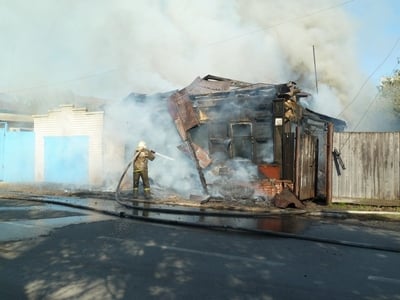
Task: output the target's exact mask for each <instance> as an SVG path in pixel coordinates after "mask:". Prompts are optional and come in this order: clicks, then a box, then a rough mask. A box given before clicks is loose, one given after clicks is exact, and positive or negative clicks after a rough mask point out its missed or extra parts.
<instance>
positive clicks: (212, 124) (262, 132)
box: [168, 75, 346, 190]
mask: <svg viewBox="0 0 400 300" xmlns="http://www.w3.org/2000/svg"><path fill="white" fill-rule="evenodd" d="M308 97H310V94H308V93H305V92H303V91H301V90H300V89H299V88H298V87H297V85H296V83H295V82H287V83H284V84H266V83H247V82H242V81H237V80H232V79H227V78H222V77H217V76H213V75H207V76H205V77H203V78H199V77H198V78H196V79H195V80H194V81H193V82H192V83H191V84H190V85H188V86H187V87H185V88H183V89H181V90H179V91H176V92H175V93H173V94H171V95H170V97H169V99H168V110H169V113H170V115H171V117H172V119H173V121H174V123H175V126H176V128H177V131H178V132H179V135H180V137H181V138H182V140H183V141H184V142H185V145H186V146H185V147H184V149H183V148H182V150H184V151H187V152H189V153H190V154H191V156H192V157H193V158H194V159H195V161H196V165H197V168H198V170H199V174H200V178H201V181H202V184H203V187H204V189H205V190H206V186H207V183H206V180H205V178H204V175H203V169H206V168H209V167H210V166H213V165H215V164H220V163H221V162H222V163H224V162H225V163H226V162H229V160H232V159H234V160H238V159H239V160H243V161H244V160H245V161H250V162H252V163H253V164H256V165H257V164H261V163H278V164H279V163H282V155H283V154H282V151H281V150H280V146H281V145H282V144H283V143H285V140H284V135H285V134H286V135H287V134H290V133H293V132H294V130H295V127H296V126H299V127H301V128H302V130H303V131H304V132H306V131H312V132H316V131H323V130H325V129H326V126H327V124H328V123H332V124H333V125H334V128H335V130H336V131H343V130H344V128H345V127H346V123H345V122H344V121H342V120H339V119H335V118H331V117H329V116H326V115H322V114H318V113H315V112H313V111H312V110H309V109H306V108H304V107H302V106H301V105H300V99H302V98H304V99H307V98H308Z"/></svg>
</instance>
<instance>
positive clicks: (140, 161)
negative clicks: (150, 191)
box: [134, 148, 155, 172]
mask: <svg viewBox="0 0 400 300" xmlns="http://www.w3.org/2000/svg"><path fill="white" fill-rule="evenodd" d="M154 153H155V152H154V151H152V150H148V149H146V148H142V149H136V153H135V161H134V168H135V170H136V171H138V172H141V171H147V162H148V160H149V159H150V160H154V158H155V155H154Z"/></svg>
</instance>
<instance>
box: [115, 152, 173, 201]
mask: <svg viewBox="0 0 400 300" xmlns="http://www.w3.org/2000/svg"><path fill="white" fill-rule="evenodd" d="M150 151H151V152H152V153H154V154H155V155H157V156H160V157H162V158H165V159H168V160H174V159H173V158H172V157H169V156H167V155H165V154H161V153H158V152H156V151H153V150H150ZM139 153H140V152H137V153H136V154H135V156H134V157H133V158H132V160H131V161H130V162H129V163H128V164H127V166H126V167H125V169H124V171H123V172H122V175H121V178H120V179H119V181H118V185H117V188H116V190H115V200H116V201H117V202H118V203H119V204H122V205H126V203H123V202H121V200H120V199H119V192H120V190H121V184H122V181H123V180H124V178H125V175H126V173H127V172H128V170H129V168H130V166H131V165H132V164H133V162H134V161H135V160H136V158H137V157H138V155H139Z"/></svg>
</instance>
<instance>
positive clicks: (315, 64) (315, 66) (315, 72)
mask: <svg viewBox="0 0 400 300" xmlns="http://www.w3.org/2000/svg"><path fill="white" fill-rule="evenodd" d="M312 50H313V58H314V75H315V89H316V91H317V94H318V78H317V63H316V60H315V46H314V45H313V46H312Z"/></svg>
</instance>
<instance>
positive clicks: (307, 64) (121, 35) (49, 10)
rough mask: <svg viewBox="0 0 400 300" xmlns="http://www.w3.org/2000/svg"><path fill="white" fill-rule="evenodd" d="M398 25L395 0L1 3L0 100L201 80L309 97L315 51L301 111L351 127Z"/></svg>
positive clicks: (115, 94) (392, 63) (118, 94)
mask: <svg viewBox="0 0 400 300" xmlns="http://www.w3.org/2000/svg"><path fill="white" fill-rule="evenodd" d="M399 15H400V1H397V0H381V1H376V0H350V1H346V0H343V1H341V0H318V1H316V0H287V1H275V0H264V1H260V0H236V1H234V0H204V1H184V0H168V1H167V0H114V1H105V0H57V1H53V0H38V1H35V2H34V3H32V2H30V1H26V0H14V1H9V0H0V36H1V39H0V49H1V55H0V65H1V68H0V93H6V94H11V95H14V94H15V95H18V96H21V95H22V96H23V95H31V94H35V95H44V96H43V97H40V96H39V97H37V96H36V97H35V99H36V100H35V101H44V99H48V101H51V97H49V95H54V94H55V93H57V92H60V91H67V92H69V93H71V92H72V93H75V94H78V95H83V96H93V97H100V98H107V99H121V98H123V97H125V96H127V95H128V94H129V93H130V92H133V91H134V92H139V93H155V92H165V91H169V90H173V89H180V88H183V87H185V86H186V85H188V84H189V83H190V82H191V81H192V80H193V79H194V78H195V77H197V76H204V75H207V74H213V75H218V76H222V77H228V78H232V79H237V80H241V81H248V82H266V83H283V82H288V81H291V80H293V81H296V82H297V83H298V85H299V86H300V87H301V88H302V89H305V90H307V91H310V92H312V93H315V92H316V88H315V72H314V64H313V51H312V49H313V46H314V47H315V54H316V66H317V78H318V87H319V93H318V95H317V94H316V93H315V97H314V98H315V101H314V103H313V107H312V108H314V109H316V110H318V111H319V112H322V113H326V114H329V115H331V116H334V117H337V116H339V117H343V118H347V119H351V117H352V115H354V111H356V110H357V109H354V108H355V107H360V106H364V107H365V106H366V105H365V103H364V102H362V101H366V100H365V99H366V98H368V95H372V94H374V93H376V86H377V85H378V83H379V82H378V81H379V78H380V77H381V76H383V75H390V73H391V71H392V70H393V69H394V68H396V67H398V65H397V57H399V56H400V43H398V44H397V46H396V47H395V48H394V49H393V50H392V51H391V49H392V48H393V47H394V46H395V43H396V40H398V38H399V37H400V26H399V25H400V24H399V23H400V21H399V18H398V16H399ZM386 56H388V58H387V59H386V60H385V61H384V59H385V57H386ZM383 62H384V64H383ZM381 64H382V66H381V67H380V68H378V66H380V65H381ZM377 68H378V70H376V69H377ZM388 73H389V74H388ZM368 78H369V80H367V79H368ZM45 96H47V98H46V97H45ZM52 97H54V96H52ZM49 98H50V99H49ZM37 99H42V100H37ZM357 102H358V104H357ZM350 104H351V105H350ZM347 106H348V107H347ZM350 123H351V121H350Z"/></svg>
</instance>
